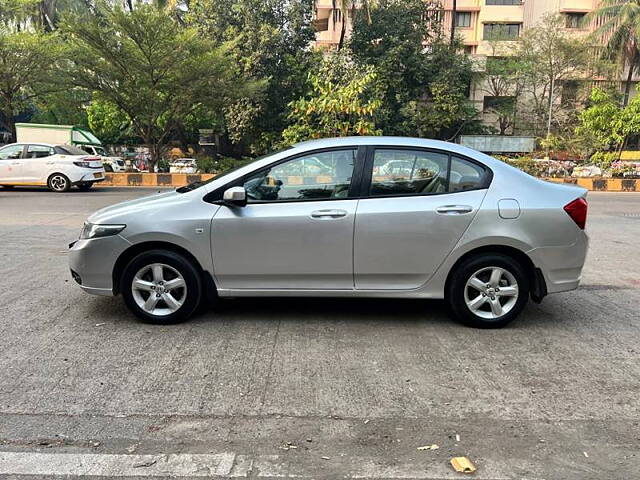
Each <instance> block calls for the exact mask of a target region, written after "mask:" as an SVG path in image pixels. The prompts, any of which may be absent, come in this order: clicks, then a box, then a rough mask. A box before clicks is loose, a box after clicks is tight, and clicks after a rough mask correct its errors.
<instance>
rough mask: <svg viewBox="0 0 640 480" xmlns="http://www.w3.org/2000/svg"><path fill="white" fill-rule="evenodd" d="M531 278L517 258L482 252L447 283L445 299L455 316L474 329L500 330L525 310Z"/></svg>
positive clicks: (455, 272) (458, 267)
mask: <svg viewBox="0 0 640 480" xmlns="http://www.w3.org/2000/svg"><path fill="white" fill-rule="evenodd" d="M529 287H530V282H529V275H527V271H526V269H525V268H524V267H523V266H522V265H521V264H520V262H518V261H517V260H515V259H514V258H512V257H510V256H508V255H503V254H499V253H483V254H479V255H476V256H473V257H470V258H468V259H465V260H463V261H462V263H460V264H459V265H458V266H457V267H456V268H455V270H454V271H453V272H452V274H451V277H450V279H449V282H448V283H447V292H446V300H447V302H448V304H449V308H450V309H451V311H452V313H453V315H454V316H455V317H456V318H457V319H458V320H460V321H461V322H462V323H464V324H466V325H468V326H471V327H475V328H501V327H504V326H505V325H507V324H508V323H510V322H511V321H512V320H513V319H514V318H516V317H517V316H518V315H519V314H520V312H521V311H522V310H523V309H524V307H525V305H526V304H527V301H528V299H529Z"/></svg>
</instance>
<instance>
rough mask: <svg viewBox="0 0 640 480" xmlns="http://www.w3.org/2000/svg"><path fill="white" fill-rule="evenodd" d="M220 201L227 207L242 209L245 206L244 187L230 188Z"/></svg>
mask: <svg viewBox="0 0 640 480" xmlns="http://www.w3.org/2000/svg"><path fill="white" fill-rule="evenodd" d="M222 201H223V202H224V203H225V205H228V206H234V207H244V206H246V205H247V191H246V190H245V189H244V187H231V188H229V189H227V190H225V191H224V193H223V194H222Z"/></svg>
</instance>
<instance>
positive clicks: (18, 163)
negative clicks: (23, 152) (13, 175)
mask: <svg viewBox="0 0 640 480" xmlns="http://www.w3.org/2000/svg"><path fill="white" fill-rule="evenodd" d="M21 164H22V162H11V165H21Z"/></svg>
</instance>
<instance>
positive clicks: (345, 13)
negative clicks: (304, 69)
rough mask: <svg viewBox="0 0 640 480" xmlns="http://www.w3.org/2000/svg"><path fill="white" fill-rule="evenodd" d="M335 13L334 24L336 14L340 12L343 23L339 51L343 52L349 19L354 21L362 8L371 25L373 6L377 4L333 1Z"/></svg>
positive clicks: (341, 0)
mask: <svg viewBox="0 0 640 480" xmlns="http://www.w3.org/2000/svg"><path fill="white" fill-rule="evenodd" d="M332 1H333V11H334V22H335V18H336V13H338V12H340V17H341V18H342V23H341V24H340V25H341V26H340V40H339V41H338V50H342V47H343V46H344V41H345V37H346V34H347V22H348V21H349V17H350V16H351V19H352V20H353V19H354V18H355V16H356V9H357V8H361V9H362V10H363V11H364V13H365V14H366V20H367V22H369V23H371V6H372V4H375V1H373V0H361V1H358V0H332Z"/></svg>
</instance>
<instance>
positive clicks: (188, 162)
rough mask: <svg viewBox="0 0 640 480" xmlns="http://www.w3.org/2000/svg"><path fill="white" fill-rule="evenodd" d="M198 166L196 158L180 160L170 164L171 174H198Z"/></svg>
mask: <svg viewBox="0 0 640 480" xmlns="http://www.w3.org/2000/svg"><path fill="white" fill-rule="evenodd" d="M197 171H198V165H197V164H196V160H195V159H194V158H178V159H176V160H172V161H170V162H169V173H197Z"/></svg>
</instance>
